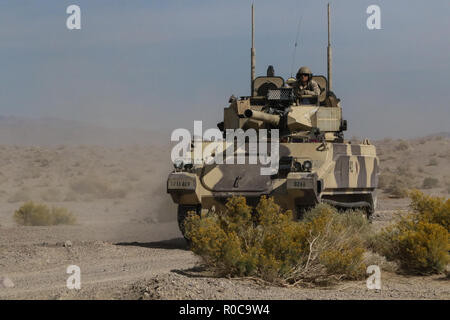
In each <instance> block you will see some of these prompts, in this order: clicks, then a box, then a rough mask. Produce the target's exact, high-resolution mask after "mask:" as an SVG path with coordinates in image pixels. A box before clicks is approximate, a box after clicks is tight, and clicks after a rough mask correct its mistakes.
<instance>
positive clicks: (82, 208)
mask: <svg viewBox="0 0 450 320" xmlns="http://www.w3.org/2000/svg"><path fill="white" fill-rule="evenodd" d="M1 148H2V151H3V152H0V203H1V206H0V299H185V298H187V299H400V298H403V299H450V282H449V281H448V280H445V279H444V276H443V275H436V276H431V277H406V276H401V275H397V274H395V273H392V272H388V271H383V273H382V290H380V291H373V290H368V289H367V287H366V283H365V281H355V282H343V283H341V284H339V285H338V286H336V287H331V288H278V287H264V286H261V285H258V284H256V283H253V282H251V281H242V280H229V279H217V278H214V277H211V275H208V274H207V273H205V272H204V271H203V270H202V269H201V268H199V260H198V259H197V258H196V257H195V256H194V255H193V254H192V253H191V252H190V251H188V250H187V248H186V244H185V242H184V239H182V238H181V235H180V233H179V231H178V226H177V224H176V221H175V220H176V219H175V218H176V216H175V214H176V207H175V206H174V205H173V204H172V203H171V201H170V198H169V197H168V196H167V195H166V194H165V179H166V177H167V173H168V172H169V170H170V166H169V164H167V162H165V161H163V160H162V159H165V158H166V157H167V154H166V153H167V152H166V151H167V150H164V149H155V148H154V147H147V148H145V147H137V146H132V147H128V148H115V149H114V148H98V147H86V146H79V147H64V146H62V147H57V148H41V147H24V148H19V147H13V146H7V147H1ZM155 150H156V151H155ZM27 200H33V201H36V202H43V203H46V204H48V205H52V206H53V205H55V206H60V207H64V208H67V209H68V210H70V211H71V212H72V213H73V214H74V216H75V217H76V218H77V223H76V224H75V225H73V226H51V227H36V226H34V227H31V226H30V227H24V226H18V225H17V224H16V223H15V222H14V220H13V213H14V211H15V210H17V209H18V208H19V207H20V206H21V205H22V204H23V202H25V201H27ZM378 204H379V211H378V212H377V213H376V214H375V219H374V222H373V226H374V227H375V228H381V227H382V226H384V225H386V224H388V223H389V222H390V221H392V219H393V218H394V216H395V212H396V210H399V209H405V208H406V207H407V205H408V200H407V199H401V200H397V199H389V198H387V197H386V196H384V197H380V198H379V202H378ZM70 265H76V266H79V267H80V270H81V289H80V290H69V289H67V287H66V281H67V279H68V278H69V276H70V275H69V274H67V273H66V270H67V267H68V266H70ZM12 284H13V285H14V286H13V287H11V286H12Z"/></svg>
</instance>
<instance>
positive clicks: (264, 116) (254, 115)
mask: <svg viewBox="0 0 450 320" xmlns="http://www.w3.org/2000/svg"><path fill="white" fill-rule="evenodd" d="M244 116H245V117H246V118H251V119H254V120H259V121H263V122H264V123H268V124H271V125H272V126H278V124H279V123H280V116H278V115H276V114H269V113H266V112H261V111H256V110H251V109H247V110H245V111H244Z"/></svg>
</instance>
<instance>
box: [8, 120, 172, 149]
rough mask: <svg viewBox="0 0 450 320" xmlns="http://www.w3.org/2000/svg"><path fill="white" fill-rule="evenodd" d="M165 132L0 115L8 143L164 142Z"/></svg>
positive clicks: (97, 143) (119, 143) (147, 143)
mask: <svg viewBox="0 0 450 320" xmlns="http://www.w3.org/2000/svg"><path fill="white" fill-rule="evenodd" d="M169 141H170V136H169V135H168V134H163V133H161V132H154V131H151V130H148V131H146V130H138V129H118V128H106V127H102V126H95V125H91V124H86V123H83V122H78V121H72V120H65V119H58V118H28V117H17V116H0V144H7V145H62V144H65V145H77V144H87V145H105V146H119V145H130V144H139V145H153V144H156V145H167V144H168V143H169Z"/></svg>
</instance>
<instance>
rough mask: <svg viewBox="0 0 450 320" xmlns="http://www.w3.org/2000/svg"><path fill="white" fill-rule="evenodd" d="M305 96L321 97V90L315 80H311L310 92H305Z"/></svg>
mask: <svg viewBox="0 0 450 320" xmlns="http://www.w3.org/2000/svg"><path fill="white" fill-rule="evenodd" d="M303 94H307V95H312V96H319V95H320V88H319V85H318V84H317V82H315V81H314V80H311V81H310V82H309V84H308V90H304V92H303Z"/></svg>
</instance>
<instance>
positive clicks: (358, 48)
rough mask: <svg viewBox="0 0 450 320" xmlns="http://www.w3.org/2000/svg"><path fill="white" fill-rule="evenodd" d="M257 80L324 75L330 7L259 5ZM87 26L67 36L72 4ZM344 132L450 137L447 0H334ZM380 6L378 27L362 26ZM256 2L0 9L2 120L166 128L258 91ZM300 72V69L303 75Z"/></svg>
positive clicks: (4, 5)
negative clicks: (253, 83) (253, 76)
mask: <svg viewBox="0 0 450 320" xmlns="http://www.w3.org/2000/svg"><path fill="white" fill-rule="evenodd" d="M254 2H255V13H256V64H257V66H256V71H257V74H264V73H265V70H266V68H267V65H269V64H272V65H274V67H275V72H276V73H277V74H278V75H281V76H283V77H285V78H286V77H288V76H290V74H291V72H292V71H293V70H291V66H292V61H293V48H294V41H295V36H296V33H297V25H298V22H299V20H300V19H301V28H300V36H299V42H300V43H299V47H298V48H297V51H296V57H295V68H294V69H297V68H298V67H300V66H301V65H308V66H310V67H311V68H312V70H313V72H314V73H317V74H325V73H326V45H327V44H326V3H327V1H318V0H303V1H269V0H267V1H263V0H256V1H254ZM71 4H77V5H79V6H80V7H81V20H82V29H81V30H79V31H69V30H67V29H66V19H67V17H68V15H67V14H66V8H67V6H69V5H71ZM331 4H332V26H333V31H332V43H333V54H334V61H333V62H334V63H333V70H334V79H333V80H334V81H333V82H334V90H335V92H336V94H337V96H338V97H340V98H341V100H342V106H343V108H344V117H345V118H346V119H348V121H349V132H348V133H347V136H348V137H350V136H352V135H357V136H368V137H371V138H383V137H387V136H390V137H394V136H399V137H415V136H421V135H426V134H430V133H434V132H439V131H450V113H449V109H450V108H449V107H450V106H449V101H450V90H449V89H450V88H449V84H450V81H449V76H450V34H449V33H450V22H449V21H450V19H449V18H448V17H449V16H450V3H449V2H448V0H435V1H429V2H425V1H414V0H395V1H392V0H390V1H387V0H386V1H375V0H371V1H365V0H347V1H331ZM371 4H377V5H379V6H380V7H381V24H382V30H374V31H370V30H368V29H367V27H366V19H367V17H368V15H367V14H366V8H367V7H368V6H369V5H371ZM250 5H251V1H243V0H228V1H211V0H209V1H206V0H205V1H201V0H196V1H194V0H184V1H144V0H139V1H138V0H128V1H114V0H108V1H106V0H96V1H92V0H89V1H87V0H71V1H62V0H54V1H53V0H42V1H31V0H29V1H22V0H8V1H5V0H0V43H1V47H0V61H1V62H2V72H1V75H0V114H1V115H17V116H29V117H49V116H51V117H59V118H64V119H73V120H81V121H86V122H91V123H96V124H99V125H104V126H110V127H136V128H144V129H150V130H161V131H168V132H169V131H170V130H171V129H172V128H178V127H185V128H188V129H191V128H192V127H193V120H204V121H205V124H204V127H214V126H215V124H216V123H217V122H219V121H221V118H222V116H223V107H225V106H226V104H227V101H228V97H229V96H230V95H231V94H234V95H247V94H249V88H250V83H249V74H250V66H249V61H250V57H249V53H250ZM294 73H295V70H294Z"/></svg>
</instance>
